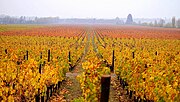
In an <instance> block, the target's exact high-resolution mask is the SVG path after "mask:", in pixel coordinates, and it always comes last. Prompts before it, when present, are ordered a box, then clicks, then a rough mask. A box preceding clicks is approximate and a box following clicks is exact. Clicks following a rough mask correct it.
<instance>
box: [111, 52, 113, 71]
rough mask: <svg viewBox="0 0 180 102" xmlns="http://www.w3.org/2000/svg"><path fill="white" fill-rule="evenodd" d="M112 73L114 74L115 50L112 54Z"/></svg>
mask: <svg viewBox="0 0 180 102" xmlns="http://www.w3.org/2000/svg"><path fill="white" fill-rule="evenodd" d="M111 72H114V50H113V53H112V66H111Z"/></svg>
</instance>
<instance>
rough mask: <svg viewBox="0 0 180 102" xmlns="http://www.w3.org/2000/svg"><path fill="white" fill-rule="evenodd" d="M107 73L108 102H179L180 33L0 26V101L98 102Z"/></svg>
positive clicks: (143, 29) (131, 28)
mask: <svg viewBox="0 0 180 102" xmlns="http://www.w3.org/2000/svg"><path fill="white" fill-rule="evenodd" d="M107 74H108V75H111V79H112V80H111V83H113V85H112V86H113V87H114V88H111V89H110V96H109V97H110V102H123V101H125V102H126V101H127V102H129V101H130V102H131V101H136V102H139V101H141V102H143V101H150V102H151V101H152V102H153V101H155V102H180V29H175V28H153V27H143V26H109V25H106V26H102V25H93V26H90V25H54V26H52V25H44V26H42V25H36V26H35V25H34V26H33V25H0V101H2V102H6V101H8V102H13V101H15V102H19V101H36V102H40V101H41V102H44V101H52V102H53V101H65V102H66V101H68V102H69V101H73V102H99V101H100V96H101V95H100V94H101V91H102V90H101V76H102V75H107ZM112 75H113V76H112ZM73 82H75V83H76V86H77V87H79V89H77V87H76V86H75V83H73ZM69 83H71V84H72V85H70V88H69V89H67V87H68V85H69ZM117 84H120V85H119V86H117ZM118 87H120V88H121V89H119V88H118ZM64 89H65V90H66V92H64ZM76 89H77V90H76ZM67 90H68V91H69V93H68V91H67ZM76 91H78V92H79V93H78V94H77V93H76ZM63 92H64V93H63ZM119 93H121V94H119ZM67 94H70V95H69V96H68V95H67ZM77 96H78V97H77ZM116 96H117V97H116ZM113 97H116V99H113ZM73 98H74V99H73Z"/></svg>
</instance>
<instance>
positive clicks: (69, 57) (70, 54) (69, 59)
mask: <svg viewBox="0 0 180 102" xmlns="http://www.w3.org/2000/svg"><path fill="white" fill-rule="evenodd" d="M68 58H69V62H71V52H70V51H69V56H68Z"/></svg>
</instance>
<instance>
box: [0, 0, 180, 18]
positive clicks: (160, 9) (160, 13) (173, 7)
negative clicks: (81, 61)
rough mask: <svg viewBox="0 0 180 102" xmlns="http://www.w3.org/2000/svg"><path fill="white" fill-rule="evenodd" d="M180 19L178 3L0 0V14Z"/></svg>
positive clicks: (152, 0)
mask: <svg viewBox="0 0 180 102" xmlns="http://www.w3.org/2000/svg"><path fill="white" fill-rule="evenodd" d="M129 13H131V14H132V15H133V17H135V18H165V17H166V18H171V17H172V16H175V17H177V18H180V0H0V14H7V15H11V16H21V15H22V16H39V17H42V16H59V17H60V18H115V17H120V18H125V17H127V15H128V14H129Z"/></svg>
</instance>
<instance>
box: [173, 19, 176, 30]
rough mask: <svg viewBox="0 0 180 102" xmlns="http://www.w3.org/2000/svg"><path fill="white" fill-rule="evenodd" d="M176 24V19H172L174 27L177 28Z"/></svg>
mask: <svg viewBox="0 0 180 102" xmlns="http://www.w3.org/2000/svg"><path fill="white" fill-rule="evenodd" d="M175 24H176V19H175V17H173V18H172V27H173V28H175Z"/></svg>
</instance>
